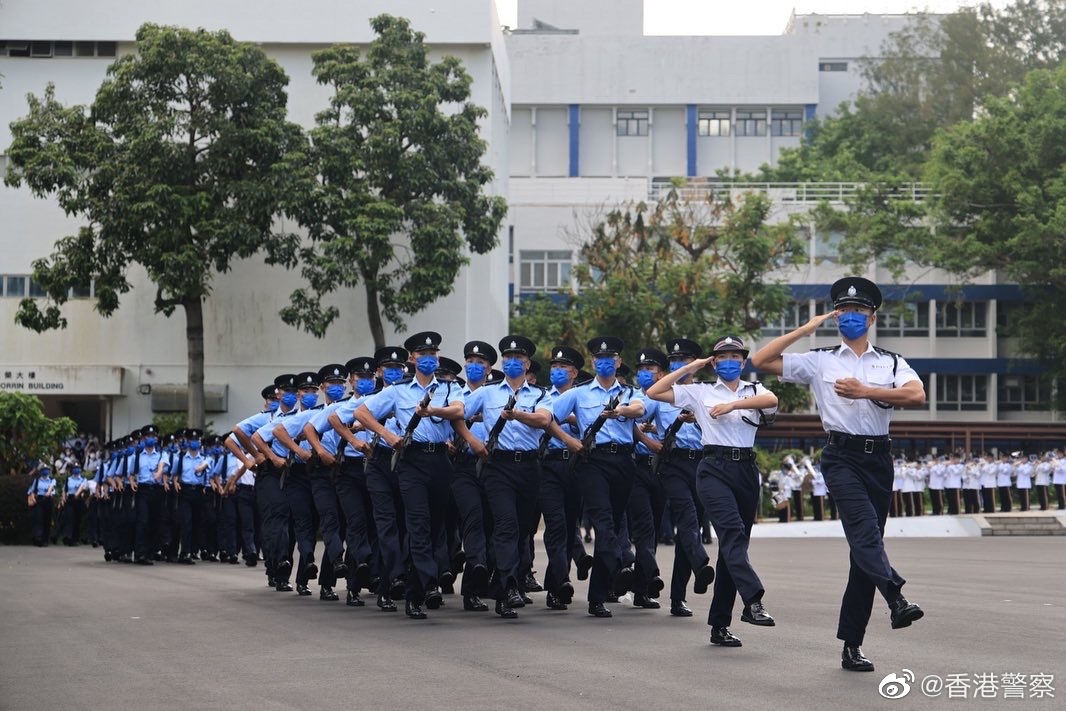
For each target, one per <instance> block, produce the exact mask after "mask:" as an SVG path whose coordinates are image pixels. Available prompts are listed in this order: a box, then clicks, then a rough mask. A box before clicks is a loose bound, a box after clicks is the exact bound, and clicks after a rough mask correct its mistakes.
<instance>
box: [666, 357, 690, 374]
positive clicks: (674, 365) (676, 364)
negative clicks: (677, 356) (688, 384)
mask: <svg viewBox="0 0 1066 711" xmlns="http://www.w3.org/2000/svg"><path fill="white" fill-rule="evenodd" d="M686 365H687V363H685V361H683V360H672V361H670V372H671V373H672V372H674V371H675V370H681V369H682V368H684V367H685V366H686Z"/></svg>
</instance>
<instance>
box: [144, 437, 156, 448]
mask: <svg viewBox="0 0 1066 711" xmlns="http://www.w3.org/2000/svg"><path fill="white" fill-rule="evenodd" d="M158 441H159V440H157V439H156V438H155V437H146V438H145V440H144V446H145V447H154V446H155V445H156V442H158Z"/></svg>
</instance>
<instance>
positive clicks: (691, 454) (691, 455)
mask: <svg viewBox="0 0 1066 711" xmlns="http://www.w3.org/2000/svg"><path fill="white" fill-rule="evenodd" d="M688 458H689V459H695V458H696V450H695V449H690V450H689V451H688Z"/></svg>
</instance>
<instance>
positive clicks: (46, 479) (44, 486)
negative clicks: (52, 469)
mask: <svg viewBox="0 0 1066 711" xmlns="http://www.w3.org/2000/svg"><path fill="white" fill-rule="evenodd" d="M55 481H56V480H55V479H53V478H52V475H51V473H49V474H48V476H44V475H41V476H39V477H35V478H34V480H33V481H31V482H30V488H28V489H26V496H29V495H30V494H36V495H37V496H47V495H48V490H49V489H51V488H52V484H54V483H55Z"/></svg>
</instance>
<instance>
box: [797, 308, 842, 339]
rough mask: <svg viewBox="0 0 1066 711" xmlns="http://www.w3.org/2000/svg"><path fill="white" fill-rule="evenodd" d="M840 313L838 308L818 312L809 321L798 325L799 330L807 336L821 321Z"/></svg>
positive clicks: (819, 325)
mask: <svg viewBox="0 0 1066 711" xmlns="http://www.w3.org/2000/svg"><path fill="white" fill-rule="evenodd" d="M842 313H843V311H841V310H840V309H834V310H833V311H830V312H828V313H824V314H818V315H817V316H814V317H813V318H811V320H810V321H808V322H807V323H805V324H803V325H802V326H800V328H799V330H800V332H802V333H803V334H805V335H807V336H809V335H811V334H812V333H814V332H815V331H817V330H818V329H819V328H820V327H821V325H822V324H823V323H825V322H826V321H828V320H829V319H831V318H836V317H837V316H839V315H840V314H842Z"/></svg>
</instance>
